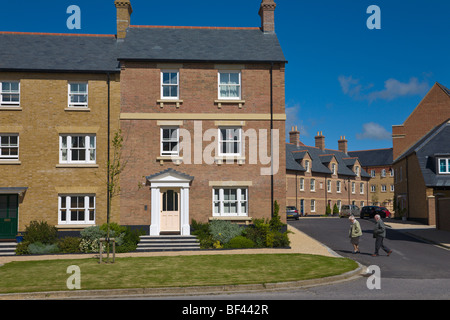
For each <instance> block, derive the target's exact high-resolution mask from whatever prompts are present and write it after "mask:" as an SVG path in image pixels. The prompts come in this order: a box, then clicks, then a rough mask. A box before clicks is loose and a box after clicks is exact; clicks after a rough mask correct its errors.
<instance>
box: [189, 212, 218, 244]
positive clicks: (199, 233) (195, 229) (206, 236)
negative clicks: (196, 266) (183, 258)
mask: <svg viewBox="0 0 450 320" xmlns="http://www.w3.org/2000/svg"><path fill="white" fill-rule="evenodd" d="M191 228H192V235H194V236H196V237H197V238H198V241H199V243H200V248H201V249H213V248H214V240H213V237H212V235H211V234H210V233H209V224H208V223H200V222H197V221H196V220H194V219H192V221H191Z"/></svg>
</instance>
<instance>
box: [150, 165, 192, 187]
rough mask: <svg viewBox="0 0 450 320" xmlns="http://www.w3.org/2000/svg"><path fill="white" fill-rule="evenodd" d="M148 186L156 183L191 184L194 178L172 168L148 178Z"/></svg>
mask: <svg viewBox="0 0 450 320" xmlns="http://www.w3.org/2000/svg"><path fill="white" fill-rule="evenodd" d="M146 179H147V185H152V184H154V183H188V184H190V183H191V182H192V181H193V180H194V177H192V176H190V175H187V174H185V173H182V172H179V171H176V170H174V169H172V168H169V169H167V170H164V171H161V172H159V173H156V174H154V175H151V176H148V177H146Z"/></svg>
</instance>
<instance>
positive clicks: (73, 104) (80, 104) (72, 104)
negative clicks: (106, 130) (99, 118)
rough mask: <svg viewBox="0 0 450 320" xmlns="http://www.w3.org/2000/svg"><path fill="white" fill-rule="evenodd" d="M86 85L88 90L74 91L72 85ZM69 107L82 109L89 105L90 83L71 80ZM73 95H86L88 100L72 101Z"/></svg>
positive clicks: (68, 89)
mask: <svg viewBox="0 0 450 320" xmlns="http://www.w3.org/2000/svg"><path fill="white" fill-rule="evenodd" d="M80 84H82V85H86V92H80V91H78V92H72V88H71V86H72V85H80ZM67 91H68V94H67V96H68V108H74V109H82V108H88V105H89V84H88V83H87V82H69V85H68V88H67ZM72 96H86V102H72Z"/></svg>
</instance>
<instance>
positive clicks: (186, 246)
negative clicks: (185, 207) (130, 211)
mask: <svg viewBox="0 0 450 320" xmlns="http://www.w3.org/2000/svg"><path fill="white" fill-rule="evenodd" d="M191 250H200V243H199V242H198V239H197V237H195V236H141V237H140V242H139V244H138V247H137V249H136V251H137V252H157V251H191Z"/></svg>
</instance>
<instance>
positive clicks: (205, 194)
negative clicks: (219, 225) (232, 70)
mask: <svg viewBox="0 0 450 320" xmlns="http://www.w3.org/2000/svg"><path fill="white" fill-rule="evenodd" d="M235 67H236V68H238V69H241V70H242V71H241V72H242V81H241V83H242V100H244V101H245V103H243V105H242V108H239V104H238V103H231V104H222V105H221V106H220V107H219V105H218V103H216V102H215V101H216V100H218V69H219V68H220V66H218V65H214V64H210V63H184V64H177V65H165V64H156V63H134V62H125V64H124V66H123V69H122V74H121V85H122V110H121V111H122V115H121V128H122V130H123V133H124V137H125V141H124V146H125V148H124V152H125V153H124V156H125V158H127V159H128V164H127V169H126V170H125V171H124V172H123V174H122V176H121V189H122V194H121V223H122V224H125V225H149V224H150V221H151V212H150V209H151V202H150V190H149V187H148V186H143V184H144V183H145V176H149V175H152V174H155V173H158V172H161V171H163V170H165V169H167V168H173V169H174V170H177V171H179V172H182V173H185V174H188V175H190V176H193V177H194V180H193V182H192V185H191V189H190V197H189V198H190V199H189V204H190V209H189V210H190V219H195V220H197V221H202V222H206V221H208V219H209V218H211V217H212V209H213V208H212V206H213V204H212V190H213V187H212V186H210V182H211V181H240V182H242V181H246V182H251V185H250V186H249V187H248V190H249V216H250V217H252V218H262V217H265V218H270V212H271V205H270V199H271V196H270V180H271V178H270V176H262V175H261V172H260V170H261V168H267V167H269V166H270V165H269V164H261V163H260V162H259V160H258V162H257V164H250V163H249V160H250V158H251V156H252V155H253V154H252V155H251V154H250V152H252V150H254V149H252V148H253V147H254V145H252V144H251V143H249V142H248V141H247V142H246V143H245V161H244V162H243V163H241V164H239V163H238V162H237V161H235V162H233V163H231V164H228V163H223V164H218V163H213V164H206V163H204V162H202V163H201V164H195V163H194V143H197V144H198V143H200V142H201V141H200V142H199V141H197V140H195V141H194V129H195V124H196V123H197V125H198V124H200V123H201V127H202V130H203V132H202V134H203V133H204V132H205V131H206V130H208V129H217V128H218V127H219V126H220V123H221V121H222V122H227V121H228V122H229V121H231V122H232V123H235V122H239V123H242V124H243V125H242V130H243V131H244V132H245V131H251V130H255V132H259V129H266V130H267V131H269V129H270V121H268V120H269V119H270V65H269V66H268V65H264V64H257V65H256V64H255V65H239V66H235ZM174 68H176V69H178V70H179V74H180V97H179V99H180V100H182V103H180V105H179V108H178V109H177V108H176V104H173V103H172V104H171V103H164V107H163V108H161V105H160V103H159V102H158V100H160V99H161V97H160V96H161V94H160V72H161V70H164V69H174ZM273 84H274V86H273V101H274V108H273V110H274V113H275V114H277V117H278V118H277V120H276V121H274V129H278V130H279V147H280V150H279V152H278V154H279V170H278V173H277V174H276V175H275V176H274V200H277V201H278V203H279V204H280V208H284V207H285V203H286V200H285V199H286V196H285V174H286V173H285V171H286V169H285V151H284V150H285V145H284V139H285V121H284V120H285V118H283V117H284V113H285V111H284V66H280V65H277V66H275V68H274V71H273ZM125 114H126V115H125ZM162 120H164V121H167V120H176V121H178V122H180V121H181V125H180V128H182V129H185V130H187V131H188V132H189V133H190V138H191V142H192V143H191V146H192V148H191V154H192V156H191V164H186V163H181V164H178V165H177V164H174V163H173V162H171V161H163V162H161V161H160V160H159V159H158V157H159V156H160V126H159V125H158V121H162ZM212 141H213V140H211V141H203V142H202V145H201V147H202V149H204V148H205V147H207V146H208V145H210V144H211V142H212ZM269 150H270V147H269ZM183 155H184V152H183ZM258 158H259V157H258ZM281 216H282V218H284V219H285V217H284V215H283V214H281Z"/></svg>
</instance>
